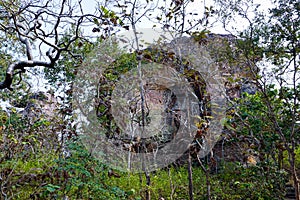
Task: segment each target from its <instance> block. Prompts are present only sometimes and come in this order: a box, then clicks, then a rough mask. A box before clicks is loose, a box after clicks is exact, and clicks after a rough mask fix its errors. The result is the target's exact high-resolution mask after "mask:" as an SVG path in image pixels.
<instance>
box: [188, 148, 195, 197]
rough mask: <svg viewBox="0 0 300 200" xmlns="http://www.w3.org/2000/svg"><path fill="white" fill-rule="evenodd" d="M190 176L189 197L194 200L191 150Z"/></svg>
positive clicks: (189, 160) (189, 159) (189, 161)
mask: <svg viewBox="0 0 300 200" xmlns="http://www.w3.org/2000/svg"><path fill="white" fill-rule="evenodd" d="M188 176H189V199H190V200H194V194H193V170H192V158H191V153H190V151H189V158H188Z"/></svg>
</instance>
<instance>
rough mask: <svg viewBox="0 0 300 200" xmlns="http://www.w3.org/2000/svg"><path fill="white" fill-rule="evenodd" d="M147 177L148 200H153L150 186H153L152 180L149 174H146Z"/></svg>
mask: <svg viewBox="0 0 300 200" xmlns="http://www.w3.org/2000/svg"><path fill="white" fill-rule="evenodd" d="M145 177H146V186H147V188H146V200H151V195H150V190H149V188H150V184H151V179H150V175H149V173H148V172H145Z"/></svg>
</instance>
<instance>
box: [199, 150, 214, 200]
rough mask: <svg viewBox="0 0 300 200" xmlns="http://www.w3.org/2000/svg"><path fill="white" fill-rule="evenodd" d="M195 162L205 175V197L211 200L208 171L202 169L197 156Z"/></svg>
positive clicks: (202, 166)
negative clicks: (196, 161)
mask: <svg viewBox="0 0 300 200" xmlns="http://www.w3.org/2000/svg"><path fill="white" fill-rule="evenodd" d="M197 160H198V162H199V164H200V166H201V168H202V170H203V172H204V173H205V178H206V195H207V200H211V194H210V180H209V171H208V170H207V169H206V168H205V167H204V165H203V164H202V162H201V160H200V158H199V156H198V155H197Z"/></svg>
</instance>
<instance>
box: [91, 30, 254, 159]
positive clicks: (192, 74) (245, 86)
mask: <svg viewBox="0 0 300 200" xmlns="http://www.w3.org/2000/svg"><path fill="white" fill-rule="evenodd" d="M236 41H237V39H236V38H235V37H233V36H232V35H217V34H208V35H205V36H203V37H200V38H199V37H197V36H196V35H194V36H193V37H181V38H176V39H174V40H172V41H171V42H169V43H164V44H158V45H152V46H150V47H148V48H146V49H144V50H142V51H141V52H137V55H138V57H140V59H141V61H142V62H143V63H157V64H160V65H163V66H167V67H170V68H172V69H174V70H175V71H176V72H177V74H180V76H182V77H183V78H184V79H185V80H187V81H188V84H189V86H190V87H191V88H192V91H191V92H192V93H193V95H194V96H195V97H196V98H197V99H198V101H197V102H198V103H197V104H198V105H197V106H198V108H197V109H198V110H197V113H198V114H197V115H198V117H197V120H195V121H193V122H191V125H192V126H194V127H195V129H196V130H197V131H195V135H194V137H195V138H194V139H195V141H194V144H195V145H194V146H197V148H198V149H197V148H195V152H197V151H199V148H202V147H203V146H206V148H207V149H208V151H210V150H211V148H212V147H213V146H214V144H215V143H214V142H215V141H216V140H218V137H219V135H217V136H216V138H213V137H212V136H208V135H207V134H206V133H207V130H208V129H209V127H210V121H211V120H210V117H209V116H211V115H212V110H211V105H210V102H211V101H212V96H213V95H215V96H222V97H223V99H226V98H228V99H234V98H240V97H241V94H242V93H243V92H248V93H254V92H255V88H254V87H253V85H252V84H251V79H252V77H253V76H254V74H253V70H250V69H249V66H248V65H249V64H248V63H247V62H246V61H244V59H243V58H242V57H241V56H240V55H239V54H238V52H236V51H235V43H236ZM128 66H129V67H128ZM136 66H137V60H134V59H132V60H129V61H128V60H127V61H126V63H124V62H123V61H122V62H119V61H115V62H114V63H113V64H112V66H111V67H110V68H109V69H107V70H106V71H104V73H103V77H102V78H101V80H100V85H101V86H100V87H99V98H98V99H97V100H96V102H97V103H98V105H97V106H96V107H97V108H98V110H97V116H98V118H99V119H100V120H101V121H102V123H103V124H104V126H105V127H106V130H107V132H106V133H105V134H106V136H107V137H108V138H110V139H111V140H113V142H112V143H115V144H116V145H117V146H121V147H122V146H123V148H124V149H126V150H130V151H132V152H136V153H139V152H153V151H156V150H157V149H159V148H162V147H163V146H164V145H165V144H166V143H168V142H170V140H172V138H173V137H174V136H175V135H176V134H177V131H178V129H179V126H180V125H181V124H182V123H183V121H181V119H182V115H181V114H182V113H180V110H179V109H178V97H177V96H176V95H174V94H173V93H172V92H171V91H170V90H169V88H167V87H163V86H162V85H163V84H154V85H152V86H150V85H144V89H145V97H146V100H147V106H148V107H147V108H146V113H144V114H145V122H146V123H148V122H147V119H148V118H147V114H149V113H151V109H152V112H153V110H156V111H155V112H157V113H158V110H159V109H157V108H160V110H161V113H160V115H161V118H160V120H161V123H160V127H164V128H158V129H157V133H156V134H154V135H153V136H151V137H149V138H145V139H144V138H140V137H136V136H135V137H132V136H131V135H130V132H125V133H124V131H123V132H122V130H124V129H122V128H120V127H118V126H117V124H116V123H115V122H114V119H113V116H112V114H111V112H110V111H111V103H110V102H111V98H112V96H111V93H112V88H115V86H116V84H117V82H118V78H113V79H112V78H111V74H112V75H114V76H116V77H122V73H125V72H127V71H128V70H130V69H132V68H135V67H136ZM126 67H127V71H126V70H125V71H124V70H123V69H124V68H126ZM122 70H123V71H122ZM254 71H255V70H254ZM161 76H162V77H163V76H165V75H163V74H161ZM216 80H218V81H216ZM209 81H210V82H209ZM208 82H209V84H215V85H219V86H220V88H221V89H220V90H218V91H215V92H216V93H217V92H218V94H211V93H212V91H207V84H208ZM222 88H223V89H224V90H222ZM137 96H138V94H137ZM132 99H134V100H133V101H130V102H131V104H132V106H133V107H130V108H131V109H129V110H128V113H131V115H132V116H133V118H132V121H134V123H138V124H139V122H141V121H140V119H141V118H139V116H140V113H141V112H140V110H139V109H137V108H136V106H138V105H140V98H132ZM223 103H225V104H226V102H223ZM148 111H149V112H148ZM124 113H125V111H124ZM155 120H159V119H158V118H157V119H154V118H153V116H152V119H151V117H150V118H149V123H150V122H151V121H152V122H153V121H155ZM123 121H124V122H126V120H123ZM127 123H128V122H127ZM122 126H123V125H122ZM124 127H125V125H124ZM221 129H222V128H221ZM221 129H220V132H222V130H221ZM209 139H210V140H211V141H214V142H212V143H211V144H209V142H210V140H209ZM196 140H197V141H196ZM201 146H202V147H201Z"/></svg>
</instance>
